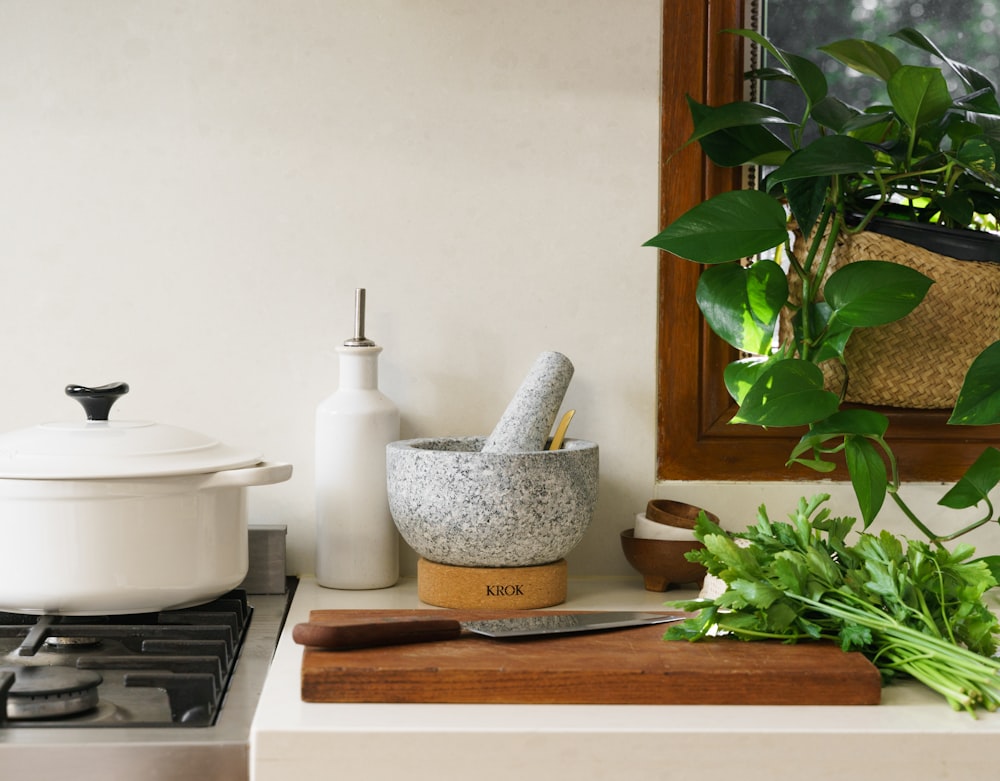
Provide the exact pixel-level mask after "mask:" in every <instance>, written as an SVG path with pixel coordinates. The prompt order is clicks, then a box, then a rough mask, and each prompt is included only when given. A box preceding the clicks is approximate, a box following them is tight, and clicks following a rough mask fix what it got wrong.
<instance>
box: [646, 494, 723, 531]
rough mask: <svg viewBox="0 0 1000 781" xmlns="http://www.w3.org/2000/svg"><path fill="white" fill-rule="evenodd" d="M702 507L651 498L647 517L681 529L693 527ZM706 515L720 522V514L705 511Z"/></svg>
mask: <svg viewBox="0 0 1000 781" xmlns="http://www.w3.org/2000/svg"><path fill="white" fill-rule="evenodd" d="M701 510H702V508H701V507H695V506H694V505H693V504H686V503H685V502H675V501H673V500H671V499H650V500H649V503H648V504H647V505H646V517H647V518H648V519H649V520H651V521H653V522H655V523H662V524H666V525H667V526H676V527H677V528H679V529H693V528H694V524H695V521H697V520H698V513H700V512H701ZM705 515H707V516H708V518H709V520H710V521H712V522H713V523H716V524H717V523H718V522H719V518H718V516H716V515H714V514H712V513H710V512H708V510H706V511H705Z"/></svg>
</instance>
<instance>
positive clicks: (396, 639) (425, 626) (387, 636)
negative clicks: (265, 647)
mask: <svg viewBox="0 0 1000 781" xmlns="http://www.w3.org/2000/svg"><path fill="white" fill-rule="evenodd" d="M461 633H462V625H461V624H460V623H459V622H458V621H455V620H453V619H449V618H403V619H389V620H385V621H370V622H367V623H363V624H319V623H313V622H310V623H307V624H296V625H295V626H294V627H293V628H292V639H293V640H294V641H295V642H296V643H298V644H299V645H307V646H310V647H312V648H323V649H325V650H327V651H345V650H349V649H352V648H371V647H374V646H380V645H406V644H408V643H429V642H432V641H434V640H452V639H454V638H456V637H458V636H459V635H460V634H461Z"/></svg>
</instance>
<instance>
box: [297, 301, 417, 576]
mask: <svg viewBox="0 0 1000 781" xmlns="http://www.w3.org/2000/svg"><path fill="white" fill-rule="evenodd" d="M355 302H356V316H355V334H354V337H353V338H351V339H348V340H347V341H345V342H344V343H343V345H342V346H340V347H338V348H337V352H338V353H339V363H340V379H339V382H338V388H337V391H336V392H335V393H334V394H333V395H332V396H330V397H329V398H327V399H326V400H324V401H323V402H322V403H321V404H320V405H319V407H318V408H317V410H316V580H317V582H318V583H319V584H320V585H321V586H325V587H327V588H339V589H376V588H386V587H388V586H391V585H393V584H394V583H395V582H396V581H397V580H398V579H399V534H398V532H397V530H396V526H395V524H394V523H393V521H392V516H391V515H390V514H389V502H388V498H387V495H386V480H385V446H386V445H387V444H388V443H389V442H394V441H396V440H398V439H399V410H398V409H397V407H396V405H395V404H394V403H393V402H392V401H391V400H390V399H389V398H388V397H387V396H385V394H383V393H382V392H381V391H380V390H379V388H378V357H379V353H381V352H382V348H381V347H379V346H378V345H376V344H375V343H374V342H373V341H371V340H370V339H367V338H365V335H364V302H365V291H364V289H358V290H357V291H356V294H355Z"/></svg>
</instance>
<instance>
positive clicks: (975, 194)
mask: <svg viewBox="0 0 1000 781" xmlns="http://www.w3.org/2000/svg"><path fill="white" fill-rule="evenodd" d="M735 32H736V34H739V35H743V36H745V37H747V38H749V39H751V40H753V41H755V42H756V43H757V44H758V45H759V46H761V47H762V48H763V49H764V50H766V51H767V52H769V53H770V55H771V57H772V58H773V59H774V63H775V64H774V67H771V68H766V69H762V70H759V71H756V72H754V73H751V74H750V76H751V77H752V78H760V79H771V80H781V81H784V82H788V83H789V84H791V85H793V86H794V87H795V88H797V89H798V90H799V91H800V93H801V96H802V102H803V110H802V115H801V118H796V119H793V118H790V117H789V116H787V115H786V114H785V113H783V112H782V111H780V110H779V109H777V108H776V107H774V106H768V105H765V104H760V103H747V102H737V103H731V104H727V105H724V106H716V107H709V106H704V105H700V104H698V103H696V102H693V101H689V107H690V110H691V114H692V117H693V119H694V127H695V129H694V133H693V134H692V136H691V142H698V143H699V144H700V145H701V147H702V149H703V150H704V152H705V153H706V154H707V155H708V156H709V158H710V159H712V160H713V161H714V162H716V163H718V164H720V165H725V166H739V165H746V164H752V165H758V166H766V167H769V168H771V169H773V170H770V172H769V173H767V175H766V176H765V177H764V179H763V182H762V186H761V188H760V189H756V190H741V191H735V192H729V193H725V194H723V195H719V196H716V197H714V198H711V199H709V200H707V201H705V202H704V203H702V204H699V205H697V206H695V207H694V208H692V209H691V210H689V211H688V212H686V213H685V214H683V215H681V216H680V217H679V218H677V219H676V220H675V221H674V222H673V223H672V224H670V225H669V226H667V228H666V229H665V230H664V231H663V232H662V233H660V234H659V235H658V236H656V237H654V238H653V239H651V240H650V241H649V242H647V244H648V245H651V246H655V247H659V248H661V249H664V250H667V251H669V252H671V253H673V254H675V255H678V256H680V257H681V258H686V259H688V260H693V261H696V262H699V263H703V264H705V265H706V269H705V270H704V271H703V273H702V274H701V276H700V281H699V284H698V288H697V293H696V295H697V301H698V305H699V307H700V309H701V311H702V313H703V314H704V316H705V318H706V321H707V322H708V323H709V325H710V326H711V328H712V329H713V330H714V331H715V332H716V333H717V334H718V335H719V336H721V337H722V338H723V339H724V340H726V341H727V342H728V343H729V344H731V345H732V346H734V347H736V348H737V349H738V350H740V351H743V352H744V353H746V354H748V357H746V358H743V359H740V360H737V361H736V362H734V363H733V364H731V365H730V366H729V367H728V368H727V370H726V373H725V380H726V386H727V388H728V390H729V392H730V393H731V394H732V396H733V397H734V399H735V400H736V401H737V403H738V406H739V409H738V412H737V415H736V417H735V418H734V422H737V423H745V424H755V425H759V426H802V427H805V429H806V430H805V433H804V434H803V436H802V438H801V439H800V441H799V443H798V444H797V445H796V446H795V447H794V448H793V451H792V453H791V455H790V458H789V463H793V462H794V463H799V464H803V465H805V466H808V467H810V468H812V469H815V470H818V471H820V472H830V471H832V470H833V469H834V468H835V464H834V463H833V461H832V458H834V457H839V456H840V454H843V457H844V459H845V461H846V465H847V469H848V473H849V476H850V479H851V483H852V485H853V487H854V492H855V495H856V497H857V500H858V505H859V508H860V510H861V515H862V518H863V523H864V531H863V532H862V534H860V535H859V536H858V537H857V538H856V541H855V539H854V538H853V537H851V538H850V539H849V537H848V535H849V534H850V533H852V532H853V528H852V526H853V523H854V521H853V519H850V518H835V517H832V516H831V514H830V512H829V510H828V509H827V508H825V507H823V503H824V502H825V501H826V499H827V498H828V497H826V496H823V495H821V496H818V497H814V498H813V499H810V500H805V499H803V500H801V501H800V503H799V506H798V507H797V508H796V509H795V511H793V512H792V513H791V514H790V516H789V519H790V522H789V523H779V522H774V521H772V520H771V519H770V518H769V517H768V514H767V511H766V509H765V508H763V507H762V508H760V510H759V512H758V516H757V521H756V524H754V525H751V526H749V527H748V528H747V529H746V530H745V531H743V532H738V533H735V534H734V535H729V534H727V533H725V532H723V531H722V529H721V528H719V527H718V526H717V525H716V524H714V523H713V522H711V521H710V520H709V519H708V518H707V517H705V516H704V514H703V515H702V517H700V518H699V520H698V522H697V524H696V529H695V535H696V537H697V539H698V540H700V541H701V542H702V543H703V544H704V548H702V549H701V550H698V551H695V552H693V553H691V554H688V558H690V559H691V560H692V561H698V562H700V563H702V564H703V565H705V567H706V568H707V570H708V572H709V574H710V575H712V576H715V577H718V578H721V579H722V580H723V581H724V582H725V584H726V588H725V590H724V591H723V592H722V593H721V594H720V595H718V596H716V597H715V598H713V599H699V600H692V601H686V602H680V603H676V606H677V607H680V608H682V609H685V610H691V611H696V612H697V615H696V617H695V618H692V619H689V620H687V621H685V622H682V623H681V624H678V625H675V627H674V628H672V629H671V630H669V632H668V634H667V637H668V638H669V639H687V640H698V639H701V638H703V637H705V636H706V635H708V634H714V633H723V634H731V635H735V636H737V637H740V638H742V639H747V640H756V639H780V640H783V641H785V642H795V641H797V640H799V639H819V640H828V641H833V642H837V643H838V644H839V645H840V646H841V647H842V648H844V649H845V650H857V651H860V652H862V653H864V654H865V655H866V656H868V658H869V659H871V660H872V661H873V663H875V664H876V666H877V667H878V668H879V669H880V671H881V672H882V673H883V676H884V678H887V679H888V678H890V677H891V676H893V675H897V674H904V675H908V676H911V677H913V678H916V679H917V680H919V681H921V682H922V683H924V684H925V685H927V686H928V687H929V688H931V689H933V690H934V691H936V692H938V693H940V694H941V695H942V696H944V697H945V698H946V699H947V701H948V702H949V703H950V704H951V705H952V707H954V708H956V709H959V708H961V709H965V710H967V711H968V712H969V713H972V714H973V715H974V714H975V712H976V711H977V709H979V708H986V709H989V710H994V709H996V708H998V707H1000V685H998V682H1000V661H998V660H997V659H995V658H994V654H995V652H996V648H997V643H996V636H997V634H998V633H1000V624H998V621H997V617H996V616H995V615H994V614H993V613H992V612H991V611H990V609H989V608H988V606H987V605H986V604H985V603H984V601H983V596H984V594H985V592H986V591H987V590H989V589H990V588H993V587H995V586H996V585H997V584H998V582H1000V556H990V557H985V558H982V559H978V560H974V559H973V558H972V557H973V555H974V550H973V549H972V547H971V546H969V545H963V544H959V545H956V546H955V547H954V548H953V549H949V547H948V546H947V545H946V543H947V542H948V541H949V540H952V539H954V538H956V537H958V536H960V535H962V534H964V533H966V532H968V531H971V530H972V529H974V528H976V527H978V526H981V525H983V524H986V523H989V522H991V521H992V520H993V507H992V505H991V503H990V499H989V493H990V491H991V490H992V489H993V488H994V487H996V486H997V485H998V484H1000V450H997V449H995V448H987V449H986V451H985V452H984V453H983V455H982V456H981V457H980V458H979V459H977V460H976V462H975V463H974V464H973V465H972V466H971V467H970V468H969V470H968V471H967V472H966V474H965V475H964V476H963V477H962V479H961V480H960V481H959V482H958V483H957V484H956V485H955V486H954V487H953V488H952V489H951V490H949V491H948V492H947V493H946V494H945V496H944V497H943V498H942V499H941V501H940V504H942V505H944V506H946V507H951V508H956V509H958V508H961V509H965V508H969V507H974V506H976V505H979V504H981V503H982V504H985V506H986V512H985V514H984V515H983V517H982V518H981V519H980V520H978V521H976V522H974V523H972V524H969V525H968V526H966V527H965V528H964V529H961V530H959V531H958V532H955V533H952V534H944V535H942V534H937V533H935V532H934V531H932V530H931V529H930V528H929V527H928V525H927V524H925V523H924V522H923V521H922V520H921V519H920V518H919V517H918V516H917V514H916V513H915V512H914V511H913V510H912V509H911V508H910V507H909V506H908V505H907V504H906V503H905V502H904V501H903V500H902V498H901V496H900V493H899V489H900V484H901V483H900V475H899V473H898V469H897V466H896V459H895V457H894V455H893V452H892V449H891V448H890V446H889V444H888V442H887V440H886V434H887V429H888V418H887V417H886V416H885V415H883V414H882V413H880V412H879V411H878V410H877V409H873V408H871V407H864V406H851V405H847V404H845V403H844V400H845V398H846V397H847V388H848V387H849V381H850V367H849V366H848V363H849V362H848V360H847V358H848V355H849V354H850V347H851V345H852V344H854V343H855V342H856V341H857V340H858V337H859V335H861V334H864V333H866V332H869V331H874V330H875V329H878V328H883V327H886V326H887V325H889V324H895V323H898V322H900V321H903V319H904V318H908V317H912V313H913V312H914V310H916V309H918V306H919V305H922V302H923V301H925V299H926V297H927V294H928V290H929V289H930V288H931V286H932V284H934V283H935V280H934V279H932V278H930V277H929V276H928V275H926V274H924V273H921V271H919V270H918V269H916V268H914V267H911V264H908V263H907V262H889V261H887V260H884V259H883V260H879V259H871V258H869V257H865V256H864V255H862V256H861V257H860V258H851V259H850V261H849V262H842V256H843V254H844V251H845V249H844V248H845V247H849V245H851V244H852V242H853V241H854V239H855V237H861V236H864V235H866V234H871V233H873V232H874V231H876V230H877V231H882V232H890V233H898V231H899V230H900V229H911V228H915V229H916V234H917V235H916V236H915V237H913V236H910V235H909V234H907V235H906V242H909V243H904V244H903V246H904V247H913V246H914V245H915V244H920V243H924V242H925V235H926V234H935V235H934V236H932V237H931V241H932V242H938V241H940V239H941V238H942V237H944V238H945V239H947V240H948V241H951V240H952V239H953V238H956V237H957V238H959V239H961V240H963V241H967V240H968V239H970V238H972V239H973V241H972V242H971V244H973V245H976V244H978V241H977V240H975V239H977V237H979V236H980V234H977V233H975V231H974V230H973V229H974V228H977V227H995V226H996V215H997V214H1000V177H998V175H997V171H996V168H997V165H996V160H997V158H998V157H1000V105H998V102H997V96H996V89H995V88H994V87H993V85H992V84H990V82H989V80H988V79H986V78H985V77H984V76H982V74H980V73H978V72H977V71H975V70H974V69H973V68H970V67H969V66H966V65H963V64H961V63H959V62H956V61H954V60H952V59H949V58H948V57H947V56H946V55H944V53H943V52H941V51H940V50H938V48H937V47H936V46H935V45H934V44H933V43H932V42H931V41H930V40H928V39H927V38H926V37H925V36H923V35H921V34H920V33H918V32H917V31H915V30H903V31H901V32H900V33H897V34H896V36H895V37H896V38H898V39H899V40H901V41H903V42H905V43H907V44H909V45H911V46H913V47H915V48H917V49H919V50H923V51H924V52H927V53H931V54H933V55H935V56H936V57H938V58H939V59H940V60H941V61H942V63H943V64H944V65H945V66H946V67H947V68H948V70H949V71H950V72H952V73H953V74H954V77H955V79H956V80H957V83H958V85H959V86H958V88H957V95H952V94H951V93H950V92H949V89H948V86H947V81H946V78H945V74H944V72H943V70H942V69H941V68H937V67H927V66H919V65H903V64H902V63H901V62H900V60H899V59H898V58H897V57H896V55H895V54H893V53H892V52H891V51H890V50H889V49H888V48H886V47H884V46H882V45H879V44H876V43H872V42H869V41H861V40H846V41H840V42H837V43H833V44H830V45H829V46H824V47H822V51H823V52H825V53H826V54H827V55H829V56H831V57H832V58H834V60H836V61H838V62H839V63H841V64H842V65H844V66H846V67H850V68H852V69H854V70H856V71H858V72H860V73H862V74H866V75H868V76H869V77H872V78H875V79H877V80H879V81H880V82H883V83H884V84H885V86H886V90H887V94H888V103H884V104H883V103H877V104H875V105H871V106H868V107H865V108H863V109H858V108H853V107H851V106H848V105H846V104H845V103H843V102H842V101H840V100H838V99H836V98H834V97H833V96H831V95H830V94H828V87H827V79H826V77H825V75H824V73H823V71H822V70H821V69H820V68H819V67H818V66H817V65H815V64H814V63H813V62H811V61H810V60H808V59H806V58H804V57H802V56H800V55H797V54H792V53H790V52H786V51H782V50H780V49H778V48H777V47H776V46H774V44H773V43H772V42H771V41H769V40H767V39H766V38H765V37H763V36H761V35H759V34H757V33H755V32H752V31H747V30H740V31H735ZM876 235H882V233H879V234H876ZM793 237H794V239H793ZM890 240H891V241H897V240H896V239H890ZM995 241H996V238H995V237H989V238H988V240H987V242H986V243H987V245H988V247H989V246H990V245H991V243H992V242H995ZM866 246H870V245H866ZM934 246H935V247H936V248H938V249H940V247H938V246H937V245H934ZM994 246H995V245H994ZM897 249H898V248H897ZM943 251H944V252H945V253H950V255H948V257H949V258H951V257H956V256H958V257H970V255H969V254H968V253H967V252H966V250H964V249H963V250H954V249H952V248H950V246H945V247H944V250H943ZM990 251H995V249H994V250H990V249H987V253H988V252H990ZM913 252H914V253H915V252H916V250H913ZM981 252H982V250H981V249H978V248H974V249H973V250H972V251H971V257H972V258H987V257H989V255H988V254H987V255H982V254H980V253H981ZM769 253H770V254H769ZM748 258H749V259H750V260H747V259H748ZM994 259H995V258H994ZM782 260H786V261H787V267H788V269H787V271H786V269H785V268H784V267H783V266H782V265H781V261H782ZM956 262H961V261H956ZM968 265H969V267H970V268H971V267H974V266H979V265H980V264H968ZM935 268H936V267H935ZM997 270H1000V267H997ZM789 280H791V281H792V284H791V285H790V284H789ZM995 298H996V296H994V297H993V299H992V300H989V301H987V305H989V306H991V307H992V308H993V309H997V308H998V307H997V306H996V300H995ZM782 312H785V313H786V315H785V327H784V328H780V327H778V324H779V319H780V318H781V317H782ZM789 312H790V315H788V314H787V313H789ZM776 331H777V332H778V338H777V339H776V338H775V334H776ZM900 356H901V351H898V350H882V351H881V352H878V351H876V353H875V358H874V360H875V361H876V362H877V363H879V364H885V365H889V364H892V363H893V362H900V361H904V362H905V361H911V362H912V361H913V359H912V358H906V357H903V358H901V357H900ZM831 362H832V363H833V364H834V365H836V366H839V367H847V371H844V372H843V373H842V375H841V376H840V378H839V379H837V378H835V379H837V382H836V383H835V384H834V386H833V387H831V386H830V376H829V373H827V374H824V370H823V368H822V367H823V366H824V365H829V364H830V363H831ZM922 362H923V361H922ZM951 422H954V423H969V424H991V423H997V422H1000V341H996V342H994V343H992V344H989V345H988V346H986V347H985V348H984V349H983V350H982V352H981V353H980V354H979V355H978V356H977V357H975V359H974V360H973V361H972V362H971V365H970V366H969V368H968V372H967V374H965V376H964V382H962V383H961V389H960V391H959V392H958V395H957V401H956V403H955V404H954V409H953V412H952V416H951ZM886 494H889V495H891V496H892V498H893V500H894V501H895V502H896V504H897V505H898V506H899V507H900V508H901V509H902V511H903V512H904V514H905V515H906V516H907V517H908V518H909V519H910V520H911V521H912V522H913V524H914V525H915V526H916V527H917V528H918V529H919V530H920V531H921V532H922V533H923V534H924V535H925V536H926V537H927V541H926V542H924V541H920V540H917V541H911V542H909V543H907V542H905V541H903V540H900V539H898V538H896V537H894V536H893V535H891V534H889V533H888V532H886V531H883V532H881V533H879V534H878V535H875V534H873V533H870V532H868V531H867V530H868V528H869V526H870V525H871V524H872V522H873V521H874V519H875V517H876V515H877V514H878V512H879V511H880V509H881V507H882V505H883V502H884V499H885V496H886ZM998 520H1000V519H998ZM732 537H737V538H742V540H743V541H744V544H743V545H740V544H738V541H734V540H733V539H732Z"/></svg>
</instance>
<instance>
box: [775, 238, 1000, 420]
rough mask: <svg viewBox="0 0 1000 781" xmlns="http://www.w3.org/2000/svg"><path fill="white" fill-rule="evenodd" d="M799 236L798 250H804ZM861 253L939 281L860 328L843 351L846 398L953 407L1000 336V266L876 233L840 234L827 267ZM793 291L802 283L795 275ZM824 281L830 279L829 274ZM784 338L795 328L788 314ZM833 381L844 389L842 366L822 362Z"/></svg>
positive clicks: (896, 404) (794, 296)
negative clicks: (972, 368) (887, 317)
mask: <svg viewBox="0 0 1000 781" xmlns="http://www.w3.org/2000/svg"><path fill="white" fill-rule="evenodd" d="M805 250H806V247H805V242H804V241H802V240H801V236H798V237H797V240H796V242H795V246H794V252H795V256H796V257H797V258H799V260H800V261H801V260H802V259H803V258H804V256H805ZM858 260H885V261H891V262H893V263H901V264H903V265H906V266H909V267H911V268H914V269H916V270H917V271H919V272H921V273H922V274H925V275H926V276H928V277H930V278H931V279H933V280H934V284H933V285H931V288H930V290H929V292H928V293H927V296H926V298H924V300H923V301H922V302H921V303H920V305H919V306H918V307H917V308H916V309H915V310H914V311H913V312H911V313H910V314H909V315H907V316H906V317H905V318H903V319H902V320H899V321H897V322H895V323H890V324H888V325H884V326H880V327H877V328H858V329H856V330H855V331H854V334H853V335H852V336H851V339H850V342H849V343H848V347H847V351H846V352H845V355H844V357H845V360H846V363H847V371H848V378H849V379H848V384H847V392H846V395H845V400H846V401H848V402H854V403H859V404H871V405H876V406H889V407H905V408H911V409H947V408H950V407H953V406H954V404H955V400H956V399H957V398H958V393H959V390H961V387H962V382H963V380H964V379H965V373H966V372H967V371H968V368H969V365H970V364H971V363H972V361H973V359H974V358H975V357H976V356H977V355H978V354H979V353H980V352H982V351H983V350H984V349H985V348H986V347H987V346H989V345H990V344H992V343H993V342H995V341H997V340H998V339H1000V265H998V264H995V263H978V262H974V261H963V260H955V259H954V258H950V257H947V256H945V255H939V254H937V253H934V252H931V251H929V250H925V249H923V248H921V247H918V246H916V245H913V244H908V243H906V242H904V241H900V240H899V239H894V238H890V237H888V236H884V235H882V234H878V233H871V232H862V233H857V234H849V235H842V236H841V237H840V238H839V239H838V241H837V246H836V247H835V249H834V254H833V257H832V258H831V261H830V267H829V269H828V272H827V274H828V275H829V274H832V273H833V272H834V271H835V270H837V269H838V268H841V267H843V266H845V265H847V264H848V263H854V262H855V261H858ZM789 281H790V287H791V293H790V296H791V298H792V300H793V301H796V302H797V301H798V300H800V297H801V286H800V285H799V284H798V279H797V277H796V276H795V275H794V274H792V275H790V279H789ZM824 282H825V280H824ZM781 327H782V337H783V338H784V337H785V336H786V335H787V334H788V333H789V331H788V329H789V328H790V325H789V323H788V322H787V318H782V326H781ZM822 368H823V371H824V374H825V376H826V378H827V388H828V389H830V390H832V391H834V392H836V393H839V392H840V389H841V387H842V385H843V380H844V374H843V367H842V366H841V365H840V364H839V363H838V362H836V361H829V362H827V363H826V364H825V365H824V366H823V367H822Z"/></svg>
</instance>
